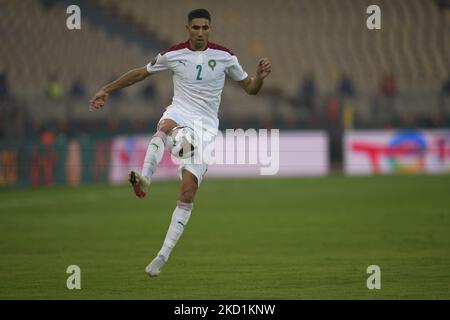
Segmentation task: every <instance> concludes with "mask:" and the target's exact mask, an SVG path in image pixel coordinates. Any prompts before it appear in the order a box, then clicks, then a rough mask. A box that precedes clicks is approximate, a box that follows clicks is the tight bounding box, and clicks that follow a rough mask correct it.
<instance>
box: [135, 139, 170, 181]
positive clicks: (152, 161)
mask: <svg viewBox="0 0 450 320" xmlns="http://www.w3.org/2000/svg"><path fill="white" fill-rule="evenodd" d="M166 141H167V135H166V134H165V133H164V132H162V131H158V132H157V133H155V135H154V136H153V137H152V139H151V140H150V143H149V144H148V147H147V153H146V154H145V159H144V165H143V167H142V173H141V174H142V175H143V176H144V177H147V178H148V179H151V177H152V175H153V173H155V170H156V166H157V165H158V163H159V162H160V161H161V159H162V157H163V154H164V146H165V145H166Z"/></svg>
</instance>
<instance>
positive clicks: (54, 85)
mask: <svg viewBox="0 0 450 320" xmlns="http://www.w3.org/2000/svg"><path fill="white" fill-rule="evenodd" d="M45 94H46V95H47V97H49V98H50V99H52V100H58V99H60V98H62V96H63V95H64V85H63V84H62V82H61V81H59V79H58V76H57V75H56V74H55V73H53V74H52V75H51V76H50V78H49V80H48V81H47V83H46V85H45Z"/></svg>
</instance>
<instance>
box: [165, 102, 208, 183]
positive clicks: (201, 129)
mask: <svg viewBox="0 0 450 320" xmlns="http://www.w3.org/2000/svg"><path fill="white" fill-rule="evenodd" d="M165 119H170V120H173V121H175V122H176V123H177V126H186V127H190V128H192V129H193V130H194V131H195V133H196V134H197V136H198V137H199V138H200V139H199V140H200V141H199V146H198V148H197V154H196V155H197V156H198V157H196V160H195V161H192V160H191V159H181V160H180V166H179V167H178V174H179V176H180V179H181V178H182V172H183V170H187V171H189V172H190V173H192V174H193V175H194V176H195V177H196V178H197V183H198V185H199V186H200V184H201V182H202V180H203V178H204V176H205V174H206V171H208V161H207V159H204V157H203V154H204V150H205V149H207V150H211V148H212V147H213V145H211V144H212V143H214V141H215V138H216V135H217V128H214V127H210V126H208V125H207V124H206V125H205V124H204V123H203V121H202V119H200V118H194V117H192V116H190V115H188V114H186V113H185V112H183V111H181V110H179V109H176V108H168V109H167V110H166V111H165V112H164V113H163V115H162V117H161V119H160V120H159V122H161V121H162V120H165Z"/></svg>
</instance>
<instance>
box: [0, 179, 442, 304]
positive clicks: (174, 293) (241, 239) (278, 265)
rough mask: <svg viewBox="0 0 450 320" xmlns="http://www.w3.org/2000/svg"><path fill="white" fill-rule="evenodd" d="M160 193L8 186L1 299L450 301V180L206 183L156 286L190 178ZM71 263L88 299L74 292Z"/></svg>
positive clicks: (2, 210)
mask: <svg viewBox="0 0 450 320" xmlns="http://www.w3.org/2000/svg"><path fill="white" fill-rule="evenodd" d="M151 192H152V194H151V197H149V198H146V199H144V200H138V199H136V198H134V196H133V195H132V193H131V189H129V187H128V186H119V187H112V186H105V185H101V186H83V187H79V188H69V187H55V188H48V189H28V190H17V189H16V190H3V191H1V192H0V298H1V299H450V176H389V177H387V176H379V177H360V178H348V177H343V176H331V177H327V178H316V179H314V178H308V179H268V180H263V179H260V180H228V181H214V180H206V181H205V182H204V184H202V187H201V188H200V190H199V193H198V196H197V199H196V202H195V206H194V211H193V214H192V216H191V220H190V221H189V224H188V226H187V227H186V231H185V233H184V234H183V237H182V238H181V240H180V241H179V243H178V245H177V247H176V249H175V250H174V252H173V253H172V256H171V259H170V260H169V262H168V264H167V265H166V267H165V268H164V270H163V273H162V274H161V276H160V277H158V278H152V279H150V278H148V277H147V276H146V275H145V274H144V273H143V269H144V267H145V265H146V264H147V263H148V262H149V261H150V260H151V259H152V258H153V256H154V254H155V253H156V252H157V251H158V250H159V248H160V246H161V244H162V241H163V239H164V236H165V233H166V231H167V227H168V223H169V221H170V217H171V214H172V211H173V209H174V206H175V200H176V195H177V192H178V183H176V182H158V183H155V184H154V185H153V188H152V190H151ZM72 264H75V265H78V266H80V268H81V273H82V275H81V286H82V289H81V290H68V289H67V288H66V279H67V277H68V275H67V274H66V268H67V266H69V265H72ZM372 264H375V265H379V266H380V268H381V286H382V287H381V290H368V289H367V287H366V279H367V277H368V276H369V275H367V274H366V269H367V267H368V266H369V265H372Z"/></svg>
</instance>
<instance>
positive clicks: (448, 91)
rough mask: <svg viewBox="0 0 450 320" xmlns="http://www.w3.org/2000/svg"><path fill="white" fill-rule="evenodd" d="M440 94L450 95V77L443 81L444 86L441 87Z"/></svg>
mask: <svg viewBox="0 0 450 320" xmlns="http://www.w3.org/2000/svg"><path fill="white" fill-rule="evenodd" d="M442 93H443V94H444V95H447V96H448V95H450V76H449V77H448V79H447V80H445V82H444V84H443V85H442Z"/></svg>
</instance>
